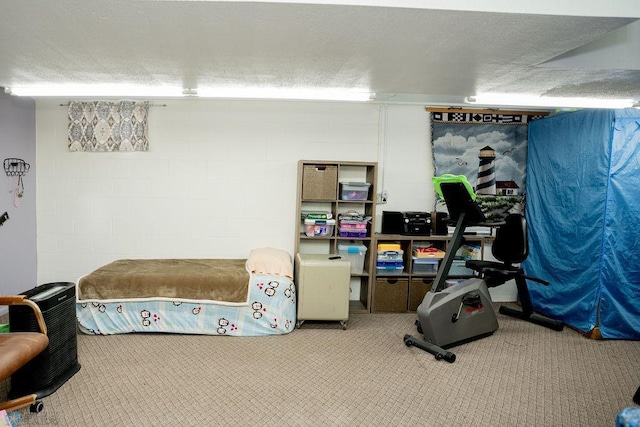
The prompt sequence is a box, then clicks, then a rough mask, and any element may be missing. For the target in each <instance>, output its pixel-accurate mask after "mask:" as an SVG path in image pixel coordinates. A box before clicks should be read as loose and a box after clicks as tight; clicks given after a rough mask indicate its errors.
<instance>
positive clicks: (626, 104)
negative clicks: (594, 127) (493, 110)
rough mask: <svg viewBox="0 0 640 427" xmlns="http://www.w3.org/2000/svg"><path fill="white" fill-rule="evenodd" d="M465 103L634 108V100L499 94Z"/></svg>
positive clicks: (487, 95)
mask: <svg viewBox="0 0 640 427" xmlns="http://www.w3.org/2000/svg"><path fill="white" fill-rule="evenodd" d="M465 102H466V103H468V104H484V105H501V106H512V107H516V106H518V107H549V108H630V107H632V106H633V100H632V99H599V98H563V97H551V96H537V95H524V94H499V93H485V94H479V95H476V96H470V97H467V98H465Z"/></svg>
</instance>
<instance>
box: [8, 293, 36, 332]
mask: <svg viewBox="0 0 640 427" xmlns="http://www.w3.org/2000/svg"><path fill="white" fill-rule="evenodd" d="M0 305H27V306H29V307H31V309H32V310H33V313H34V314H35V315H36V320H37V321H38V326H39V327H40V332H42V333H43V334H45V335H47V325H46V324H45V323H44V317H43V316H42V311H40V307H38V304H36V303H35V302H33V301H31V300H30V299H28V298H27V297H26V296H25V295H4V296H0Z"/></svg>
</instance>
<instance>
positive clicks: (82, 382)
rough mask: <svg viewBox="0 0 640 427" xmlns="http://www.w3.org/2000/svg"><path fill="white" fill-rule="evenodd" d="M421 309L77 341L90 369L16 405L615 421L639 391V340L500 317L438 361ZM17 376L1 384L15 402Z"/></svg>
mask: <svg viewBox="0 0 640 427" xmlns="http://www.w3.org/2000/svg"><path fill="white" fill-rule="evenodd" d="M415 319H416V315H415V313H400V314H395V313H393V314H392V313H389V314H354V315H352V316H351V318H350V319H349V322H348V324H347V329H346V330H342V329H341V328H340V325H339V323H337V322H335V323H334V322H305V323H304V324H303V325H302V327H301V328H300V329H296V330H295V331H293V332H292V333H290V334H288V335H282V336H272V337H255V338H254V337H249V338H240V337H220V336H199V335H172V334H155V335H148V334H126V335H115V336H88V335H82V334H80V335H79V336H78V358H79V362H80V364H81V365H82V368H81V369H80V371H79V372H78V373H77V374H75V375H74V376H73V377H72V378H71V379H70V380H69V381H68V382H66V383H65V384H63V385H62V387H60V388H59V389H58V390H57V391H56V392H55V393H53V394H52V395H50V396H48V397H45V398H44V399H43V403H44V410H43V412H41V413H39V414H31V413H29V410H28V408H24V409H22V410H20V411H19V413H20V416H21V418H22V423H23V424H22V425H25V426H52V425H56V426H139V425H147V426H466V425H469V426H563V427H568V426H594V427H600V426H614V425H615V421H616V415H617V413H618V412H619V411H620V410H622V409H623V408H625V407H628V406H633V402H632V400H631V399H632V396H633V393H634V391H635V390H636V389H637V388H638V386H639V385H640V342H637V341H619V340H593V339H590V338H586V337H584V336H583V335H582V334H580V333H578V332H576V331H574V330H572V329H570V328H565V330H564V331H562V332H557V331H552V330H549V329H546V328H543V327H541V326H537V325H534V324H531V323H527V322H524V321H521V320H517V319H513V318H510V317H506V316H503V315H498V320H499V323H500V328H499V329H498V330H497V331H496V332H495V334H493V335H492V336H490V337H487V338H483V339H481V340H477V341H474V342H471V343H468V344H464V345H461V346H458V347H455V348H453V349H451V351H453V352H454V353H455V354H456V356H457V360H456V361H455V363H447V362H445V361H442V360H441V361H437V360H435V358H434V357H433V356H432V355H431V354H429V353H426V352H424V351H423V350H420V349H418V348H416V347H407V346H405V344H404V342H403V336H404V335H405V334H412V335H415V336H419V337H421V336H420V335H419V334H418V333H417V331H416V328H415V325H414V321H415ZM8 387H9V385H8V382H5V383H3V384H2V389H1V390H0V393H1V394H6V392H7V389H8Z"/></svg>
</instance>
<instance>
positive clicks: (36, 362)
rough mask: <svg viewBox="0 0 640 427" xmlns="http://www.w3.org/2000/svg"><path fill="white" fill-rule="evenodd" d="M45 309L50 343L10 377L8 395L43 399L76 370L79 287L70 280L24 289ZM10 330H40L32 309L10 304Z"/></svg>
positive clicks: (26, 293)
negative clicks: (77, 294)
mask: <svg viewBox="0 0 640 427" xmlns="http://www.w3.org/2000/svg"><path fill="white" fill-rule="evenodd" d="M22 295H26V296H27V298H29V299H30V300H31V301H33V302H34V303H36V304H37V305H38V307H40V311H42V316H43V318H44V321H45V324H46V325H47V335H48V336H49V346H48V347H47V348H46V349H45V350H44V351H43V352H42V353H40V355H38V356H37V357H36V358H34V359H33V360H32V361H31V362H29V363H28V364H26V365H25V366H23V367H22V368H20V369H19V370H18V371H16V372H15V373H14V374H13V375H12V376H11V390H10V391H9V398H10V399H13V398H16V397H20V396H24V395H26V394H36V395H37V396H38V398H42V397H45V396H48V395H50V394H52V393H53V392H54V391H56V390H57V389H58V388H59V387H60V386H61V385H62V384H64V383H65V382H66V381H67V380H69V378H71V377H72V376H73V375H74V374H75V373H76V372H78V371H79V370H80V364H79V363H78V340H77V333H76V288H75V284H73V283H69V282H56V283H47V284H44V285H41V286H37V287H35V288H33V289H31V290H29V291H27V292H23V293H22ZM9 327H10V330H11V332H31V331H38V330H39V329H38V322H37V320H36V317H35V315H34V314H33V310H31V309H30V308H29V307H26V306H10V307H9Z"/></svg>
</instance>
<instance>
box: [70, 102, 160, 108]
mask: <svg viewBox="0 0 640 427" xmlns="http://www.w3.org/2000/svg"><path fill="white" fill-rule="evenodd" d="M78 102H95V101H78ZM104 102H117V101H104ZM134 102H139V101H134ZM142 102H144V101H142ZM69 104H70V103H69V102H67V103H66V104H58V106H60V107H68V106H69ZM166 106H167V104H151V103H149V107H166Z"/></svg>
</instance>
